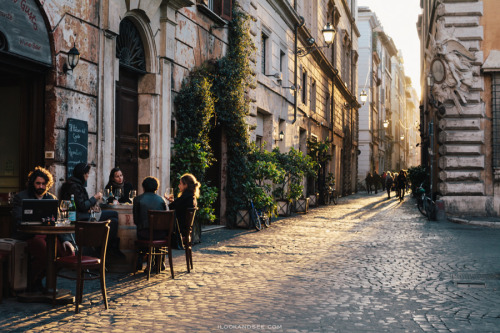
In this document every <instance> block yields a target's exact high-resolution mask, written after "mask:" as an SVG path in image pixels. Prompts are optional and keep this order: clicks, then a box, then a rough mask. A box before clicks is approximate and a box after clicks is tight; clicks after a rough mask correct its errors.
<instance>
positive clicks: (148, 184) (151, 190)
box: [133, 177, 167, 270]
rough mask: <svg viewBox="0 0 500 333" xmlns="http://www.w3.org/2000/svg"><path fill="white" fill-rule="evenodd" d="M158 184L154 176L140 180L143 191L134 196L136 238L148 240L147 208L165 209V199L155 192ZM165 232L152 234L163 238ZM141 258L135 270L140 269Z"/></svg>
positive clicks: (156, 237)
mask: <svg viewBox="0 0 500 333" xmlns="http://www.w3.org/2000/svg"><path fill="white" fill-rule="evenodd" d="M159 186H160V184H159V182H158V179H156V178H154V177H146V178H144V180H143V181H142V188H143V190H144V193H143V194H141V195H139V196H137V197H135V198H134V206H133V214H134V224H135V225H136V226H137V239H141V240H149V218H148V210H167V205H166V203H165V200H164V199H163V198H162V197H161V196H159V195H158V194H156V191H157V190H158V188H159ZM165 237H166V234H165V232H159V233H157V234H155V235H154V238H155V239H164V238H165ZM142 261H143V258H141V257H139V258H138V261H137V270H140V269H142Z"/></svg>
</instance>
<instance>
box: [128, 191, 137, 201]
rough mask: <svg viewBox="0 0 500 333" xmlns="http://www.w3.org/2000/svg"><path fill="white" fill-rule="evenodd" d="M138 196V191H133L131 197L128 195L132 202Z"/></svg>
mask: <svg viewBox="0 0 500 333" xmlns="http://www.w3.org/2000/svg"><path fill="white" fill-rule="evenodd" d="M136 196H137V191H136V190H131V191H130V193H129V195H128V198H129V199H130V201H134V198H135V197H136Z"/></svg>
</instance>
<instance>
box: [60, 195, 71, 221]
mask: <svg viewBox="0 0 500 333" xmlns="http://www.w3.org/2000/svg"><path fill="white" fill-rule="evenodd" d="M70 204H71V201H69V200H61V203H60V204H59V209H60V210H61V216H62V219H63V222H64V224H69V218H68V209H69V206H70Z"/></svg>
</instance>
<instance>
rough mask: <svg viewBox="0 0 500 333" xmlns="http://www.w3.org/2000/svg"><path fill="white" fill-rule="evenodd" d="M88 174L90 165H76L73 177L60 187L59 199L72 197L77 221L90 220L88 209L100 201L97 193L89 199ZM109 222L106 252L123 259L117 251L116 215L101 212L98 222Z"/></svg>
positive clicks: (100, 194) (108, 211)
mask: <svg viewBox="0 0 500 333" xmlns="http://www.w3.org/2000/svg"><path fill="white" fill-rule="evenodd" d="M89 174H90V165H88V164H86V163H78V164H77V165H75V168H74V169H73V177H70V178H69V179H68V181H67V182H65V183H64V184H63V185H62V188H61V198H62V199H63V200H70V199H71V195H72V194H73V195H74V198H75V205H76V219H77V221H88V220H89V219H90V208H91V207H92V206H95V205H96V204H97V203H98V202H99V200H100V199H102V193H101V192H97V194H95V195H94V196H93V197H89V194H88V193H87V189H86V188H85V187H86V186H87V179H88V178H89ZM107 220H111V223H110V224H109V227H110V230H109V242H108V251H107V253H109V254H110V255H111V256H114V257H118V258H123V257H124V255H123V253H121V252H120V250H119V245H120V239H119V238H118V236H117V235H118V213H117V212H116V211H114V210H103V211H102V213H101V217H100V218H99V221H107Z"/></svg>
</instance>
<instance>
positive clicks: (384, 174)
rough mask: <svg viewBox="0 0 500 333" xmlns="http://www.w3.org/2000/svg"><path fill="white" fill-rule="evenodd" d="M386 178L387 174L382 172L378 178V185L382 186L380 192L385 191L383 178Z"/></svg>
mask: <svg viewBox="0 0 500 333" xmlns="http://www.w3.org/2000/svg"><path fill="white" fill-rule="evenodd" d="M386 176H387V173H386V172H385V171H384V172H383V173H382V175H381V176H380V178H381V179H380V180H381V181H380V183H381V184H382V191H385V177H386Z"/></svg>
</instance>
